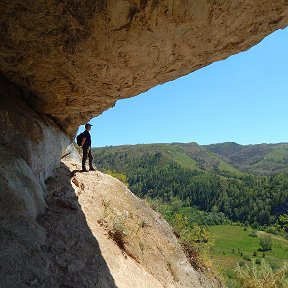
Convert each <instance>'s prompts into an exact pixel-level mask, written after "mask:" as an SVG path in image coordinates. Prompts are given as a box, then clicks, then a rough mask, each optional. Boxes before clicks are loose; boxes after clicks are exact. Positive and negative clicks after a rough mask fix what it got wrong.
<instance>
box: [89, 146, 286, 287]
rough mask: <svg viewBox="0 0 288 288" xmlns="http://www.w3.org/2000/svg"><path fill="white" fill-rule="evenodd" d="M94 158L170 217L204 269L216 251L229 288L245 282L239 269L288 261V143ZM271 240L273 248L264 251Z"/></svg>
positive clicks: (123, 150)
mask: <svg viewBox="0 0 288 288" xmlns="http://www.w3.org/2000/svg"><path fill="white" fill-rule="evenodd" d="M93 156H94V161H95V164H96V166H97V168H98V169H99V170H102V171H104V172H106V173H109V174H111V175H113V176H114V177H117V178H118V179H119V180H120V181H122V182H125V183H126V185H128V186H129V188H130V190H131V191H132V192H133V193H135V194H136V195H137V196H139V197H141V198H144V199H146V200H147V202H148V203H149V204H150V206H151V207H152V208H153V209H155V210H157V211H159V212H160V213H161V214H162V215H163V216H164V218H165V219H166V220H167V221H168V222H169V223H170V224H171V225H172V227H173V228H174V230H175V233H176V234H177V235H178V236H179V238H180V239H181V241H182V242H183V243H184V246H185V247H186V245H187V243H188V244H189V245H192V247H194V248H193V249H196V251H198V252H197V253H200V254H199V255H202V256H200V258H201V259H202V260H199V263H201V261H204V262H205V261H206V262H207V260H203V259H205V257H206V256H204V255H206V254H207V253H208V254H209V255H210V257H211V258H212V262H213V263H214V265H213V266H214V267H217V269H218V271H220V273H222V272H223V273H224V278H226V280H227V285H228V286H229V287H238V286H237V285H238V284H239V283H240V282H239V283H238V282H237V283H238V284H237V283H236V282H235V281H234V280H233V279H234V278H235V277H234V276H235V274H234V268H235V265H236V264H237V263H239V265H242V266H241V267H246V266H245V264H249V265H250V264H251V263H256V264H255V265H258V266H259V267H261V269H263V271H264V270H265V269H266V270H267V269H268V268H267V267H266V266H265V265H266V264H265V263H266V262H267V263H268V264H267V265H270V266H271V267H272V268H273V269H274V270H275V269H277V268H278V267H281V265H282V266H283V265H284V263H285V261H286V260H287V259H288V252H287V249H288V240H287V239H288V216H287V214H288V212H287V211H288V161H287V159H288V144H285V143H283V144H261V145H248V146H243V145H239V144H237V143H230V142H228V143H222V144H214V145H206V146H201V145H198V144H197V143H171V144H146V145H144V144H141V145H123V146H116V147H113V146H110V147H103V148H93ZM281 217H282V218H281ZM252 231H253V232H252ZM251 235H252V236H251ZM267 235H270V236H269V237H271V239H272V240H269V239H270V238H269V239H268V240H269V241H272V242H273V248H272V250H267V251H260V250H259V249H260V240H261V239H262V238H263V239H264V238H265V241H266V240H267V239H266V238H267ZM285 238H286V239H285ZM268 240H267V241H268ZM263 241H264V240H263ZM189 251H190V250H189ZM189 253H190V252H189ZM196 258H197V257H196ZM200 258H199V259H200ZM263 259H264V260H265V261H266V262H265V263H264V262H261V261H262V260H263ZM253 260H254V262H253ZM196 262H197V261H196ZM208 262H209V261H208ZM199 263H198V262H197V263H196V264H195V266H196V267H197V266H199V267H200V266H201V264H199ZM206 264H207V263H206ZM208 266H209V265H208ZM262 266H263V267H264V268H263V267H262ZM270 266H269V267H270ZM283 267H284V266H283ZM245 269H246V268H245ZM269 269H270V268H269ZM283 269H284V268H283ZM221 271H222V272H221ZM271 271H272V270H271ZM271 271H270V272H271ZM271 273H274V272H271ZM275 273H276V272H275ZM277 273H278V272H277ZM279 273H280V272H279ZM279 273H278V274H279ZM283 273H284V272H283ZM279 275H280V274H279ZM271 277H272V276H271ZM231 279H232V280H231ZM239 281H240V280H239ZM280 282H281V281H280ZM280 282H279V283H280ZM231 285H232V286H231ZM285 285H286V284H285ZM285 285H284V286H283V287H285ZM239 287H240V286H239ZM247 287H248V286H247ZM251 287H252V286H251ZM253 287H254V286H253ZM271 287H272V286H271ZM279 287H280V286H279ZM281 287H282V286H281Z"/></svg>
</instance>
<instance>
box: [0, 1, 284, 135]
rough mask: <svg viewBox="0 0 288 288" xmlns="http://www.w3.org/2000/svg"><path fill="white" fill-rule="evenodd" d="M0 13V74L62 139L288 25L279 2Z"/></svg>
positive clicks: (20, 5)
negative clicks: (119, 103) (120, 104)
mask: <svg viewBox="0 0 288 288" xmlns="http://www.w3.org/2000/svg"><path fill="white" fill-rule="evenodd" d="M0 11H1V15H0V24H1V25H0V27H1V28H0V29H1V34H0V35H1V39H0V71H1V72H2V74H4V75H5V77H7V78H8V79H10V80H11V81H13V82H15V83H17V84H19V85H21V86H24V87H27V88H28V89H29V90H30V91H32V92H33V93H30V94H27V95H25V101H26V102H27V103H28V105H30V106H31V107H32V108H33V109H34V110H36V111H38V112H40V113H45V114H47V115H49V116H50V117H52V118H53V119H54V120H56V121H57V123H58V124H59V125H60V126H61V127H63V128H64V130H66V131H68V133H69V134H70V135H72V134H73V133H74V132H75V129H76V128H77V127H78V126H79V124H80V123H84V122H85V121H86V120H88V119H90V118H91V117H93V116H96V115H99V114H100V113H101V112H103V111H104V110H105V109H107V108H109V107H111V106H113V105H114V103H115V101H116V100H117V99H120V98H125V97H131V96H134V95H137V94H139V93H140V92H143V91H145V90H147V89H149V88H151V87H153V86H155V85H157V84H159V83H164V82H166V81H169V80H172V79H175V78H177V77H179V76H182V75H185V74H187V73H190V72H192V71H194V70H196V69H199V68H201V67H203V66H206V65H208V64H210V63H212V62H214V61H218V60H221V59H224V58H226V57H228V56H230V55H232V54H235V53H237V52H240V51H243V50H245V49H248V48H249V47H251V46H253V45H255V44H256V43H257V42H259V41H260V40H262V39H263V38H264V37H265V36H267V35H268V34H270V33H271V32H273V31H275V30H276V29H279V28H284V27H286V26H287V24H288V1H287V0H233V1H223V0H219V1H214V0H193V1H190V0H181V1H180V0H163V1H157V0H106V1H105V0H86V1H56V0H51V1H44V0H39V1H32V0H30V1H29V0H25V1H23V0H21V1H20V0H3V1H1V3H0ZM192 89H193V87H192Z"/></svg>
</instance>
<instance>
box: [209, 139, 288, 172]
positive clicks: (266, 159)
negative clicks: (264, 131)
mask: <svg viewBox="0 0 288 288" xmlns="http://www.w3.org/2000/svg"><path fill="white" fill-rule="evenodd" d="M204 147H205V148H206V149H208V150H209V151H211V152H213V153H215V154H217V155H218V156H220V157H221V158H222V159H223V160H224V161H227V162H228V163H230V164H232V165H233V166H234V167H237V168H238V169H240V170H242V171H245V172H250V173H254V174H258V175H272V174H276V173H279V172H282V171H287V167H288V143H279V144H258V145H239V144H237V143H233V142H226V143H220V144H212V145H206V146H204Z"/></svg>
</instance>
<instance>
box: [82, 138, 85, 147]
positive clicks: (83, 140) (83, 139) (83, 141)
mask: <svg viewBox="0 0 288 288" xmlns="http://www.w3.org/2000/svg"><path fill="white" fill-rule="evenodd" d="M85 141H86V138H82V142H81V146H82V147H83V145H84V144H85Z"/></svg>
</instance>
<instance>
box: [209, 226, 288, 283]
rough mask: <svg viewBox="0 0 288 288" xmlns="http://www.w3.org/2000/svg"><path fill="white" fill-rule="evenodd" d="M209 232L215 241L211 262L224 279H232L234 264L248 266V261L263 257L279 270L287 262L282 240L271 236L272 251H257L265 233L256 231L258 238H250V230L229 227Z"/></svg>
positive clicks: (287, 245)
mask: <svg viewBox="0 0 288 288" xmlns="http://www.w3.org/2000/svg"><path fill="white" fill-rule="evenodd" d="M209 231H210V233H211V234H212V236H213V237H214V241H215V245H214V246H213V248H212V249H211V253H210V254H211V257H212V261H213V263H214V265H215V266H216V268H218V270H220V271H221V272H222V273H223V275H224V277H225V276H228V278H229V276H230V277H233V269H234V267H235V266H236V264H237V263H240V265H241V264H244V263H245V264H248V263H250V261H249V259H250V260H252V259H255V260H256V259H262V258H263V256H264V258H265V260H266V261H267V262H268V263H269V264H270V265H271V267H273V268H279V267H280V266H282V265H283V264H284V262H288V241H287V240H285V239H283V238H280V237H277V236H274V235H272V245H273V246H272V251H269V252H265V253H264V255H263V252H261V251H259V248H260V244H259V242H260V238H261V237H264V236H266V235H267V233H265V232H262V231H261V232H260V231H258V232H257V236H258V237H251V236H249V234H250V233H251V231H252V229H251V228H247V229H245V228H244V227H240V226H231V225H219V226H210V227H209ZM231 287H233V286H231Z"/></svg>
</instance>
